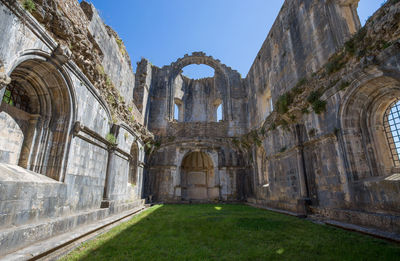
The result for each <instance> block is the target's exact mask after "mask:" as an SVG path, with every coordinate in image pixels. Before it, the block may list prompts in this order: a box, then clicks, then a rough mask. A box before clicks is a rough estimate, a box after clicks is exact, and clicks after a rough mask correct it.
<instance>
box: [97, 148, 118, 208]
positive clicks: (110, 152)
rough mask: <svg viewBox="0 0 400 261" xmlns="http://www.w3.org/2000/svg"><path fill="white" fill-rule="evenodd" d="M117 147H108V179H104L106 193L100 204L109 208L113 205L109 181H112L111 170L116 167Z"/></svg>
mask: <svg viewBox="0 0 400 261" xmlns="http://www.w3.org/2000/svg"><path fill="white" fill-rule="evenodd" d="M116 149H117V147H116V146H111V147H110V148H109V149H108V160H107V170H106V179H105V181H104V193H103V201H102V202H101V206H100V207H101V208H109V207H110V205H111V200H110V184H109V181H110V175H111V170H112V169H113V168H114V157H115V150H116Z"/></svg>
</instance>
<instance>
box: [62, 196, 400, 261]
mask: <svg viewBox="0 0 400 261" xmlns="http://www.w3.org/2000/svg"><path fill="white" fill-rule="evenodd" d="M399 256H400V247H399V245H396V244H393V243H389V242H386V241H383V240H379V239H375V238H372V237H368V236H365V235H361V234H358V233H352V232H348V231H344V230H340V229H336V228H333V227H328V226H322V225H317V224H313V223H311V222H309V221H306V220H302V219H298V218H295V217H290V216H285V215H282V214H278V213H274V212H270V211H267V210H261V209H256V208H252V207H249V206H243V205H207V204H205V205H159V206H154V207H152V208H150V209H148V210H146V211H145V212H143V213H141V214H140V215H138V216H136V217H134V218H133V219H132V220H130V221H128V222H126V223H124V224H121V225H119V226H117V227H115V228H113V229H112V230H111V231H109V232H108V233H106V234H103V235H101V236H99V237H98V238H96V239H94V240H92V241H90V242H87V243H85V244H83V245H82V246H81V247H80V248H79V249H77V250H75V251H74V252H72V253H71V254H70V255H68V256H67V257H66V258H65V259H64V260H398V257H399Z"/></svg>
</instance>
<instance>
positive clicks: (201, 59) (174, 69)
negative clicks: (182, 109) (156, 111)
mask: <svg viewBox="0 0 400 261" xmlns="http://www.w3.org/2000/svg"><path fill="white" fill-rule="evenodd" d="M192 64H197V65H199V64H204V65H208V66H210V67H211V68H213V69H214V70H215V76H214V78H215V80H217V81H218V80H221V81H223V82H224V83H225V84H223V85H224V86H226V90H225V92H226V95H221V96H222V99H223V103H224V104H225V106H226V105H228V104H230V103H229V102H228V101H229V100H230V97H231V94H230V92H231V90H230V89H231V88H230V85H231V83H230V79H229V73H228V71H227V67H226V66H225V65H223V64H221V62H220V61H219V60H216V59H214V58H213V57H211V56H206V54H204V53H202V52H197V53H196V52H195V53H193V54H192V55H185V56H184V57H183V58H180V59H178V60H177V61H176V62H174V63H172V64H171V65H170V67H171V72H170V74H169V80H168V94H167V95H168V103H167V106H168V107H167V112H168V116H169V119H170V120H172V119H173V116H174V115H173V113H174V105H175V104H174V98H175V95H174V93H175V90H174V83H175V80H176V78H177V77H178V75H179V74H181V72H182V69H183V68H184V67H186V66H188V65H192ZM219 92H221V90H219ZM230 111H231V109H230V108H229V106H226V109H225V110H224V117H223V118H228V115H229V114H230Z"/></svg>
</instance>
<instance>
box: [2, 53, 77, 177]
mask: <svg viewBox="0 0 400 261" xmlns="http://www.w3.org/2000/svg"><path fill="white" fill-rule="evenodd" d="M59 58H60V57H58V58H57V57H56V54H53V55H51V54H48V53H45V52H43V51H40V50H28V51H26V52H24V53H23V54H22V56H21V57H20V58H19V59H18V60H17V61H16V62H15V63H14V65H13V67H12V69H11V70H10V72H9V76H10V77H11V79H12V84H14V85H16V86H18V88H22V89H24V91H26V93H27V95H28V97H29V103H30V104H29V106H30V110H29V113H28V116H27V119H25V120H26V125H27V127H26V128H25V130H24V136H25V138H24V144H23V146H22V150H21V155H20V159H19V165H20V166H22V167H24V168H27V169H29V170H32V171H35V172H38V173H41V174H44V175H46V176H48V177H51V178H53V179H55V180H59V181H62V180H63V178H64V175H65V170H66V166H67V155H68V152H69V146H70V140H71V138H72V136H71V135H72V133H71V126H72V122H73V121H74V119H75V117H76V115H75V111H76V103H75V94H74V91H73V87H72V83H71V80H70V78H69V75H68V73H66V71H65V70H64V68H63V64H64V63H65V62H66V61H67V60H65V61H64V62H61V60H59ZM13 110H14V109H13ZM13 110H10V111H13ZM18 115H19V113H12V114H11V116H12V117H13V118H17V116H18ZM19 120H20V121H21V119H19ZM22 120H23V119H22Z"/></svg>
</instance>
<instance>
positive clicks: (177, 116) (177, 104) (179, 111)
mask: <svg viewBox="0 0 400 261" xmlns="http://www.w3.org/2000/svg"><path fill="white" fill-rule="evenodd" d="M174 120H176V121H179V122H182V121H183V106H182V101H181V100H180V99H178V98H175V100H174Z"/></svg>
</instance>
